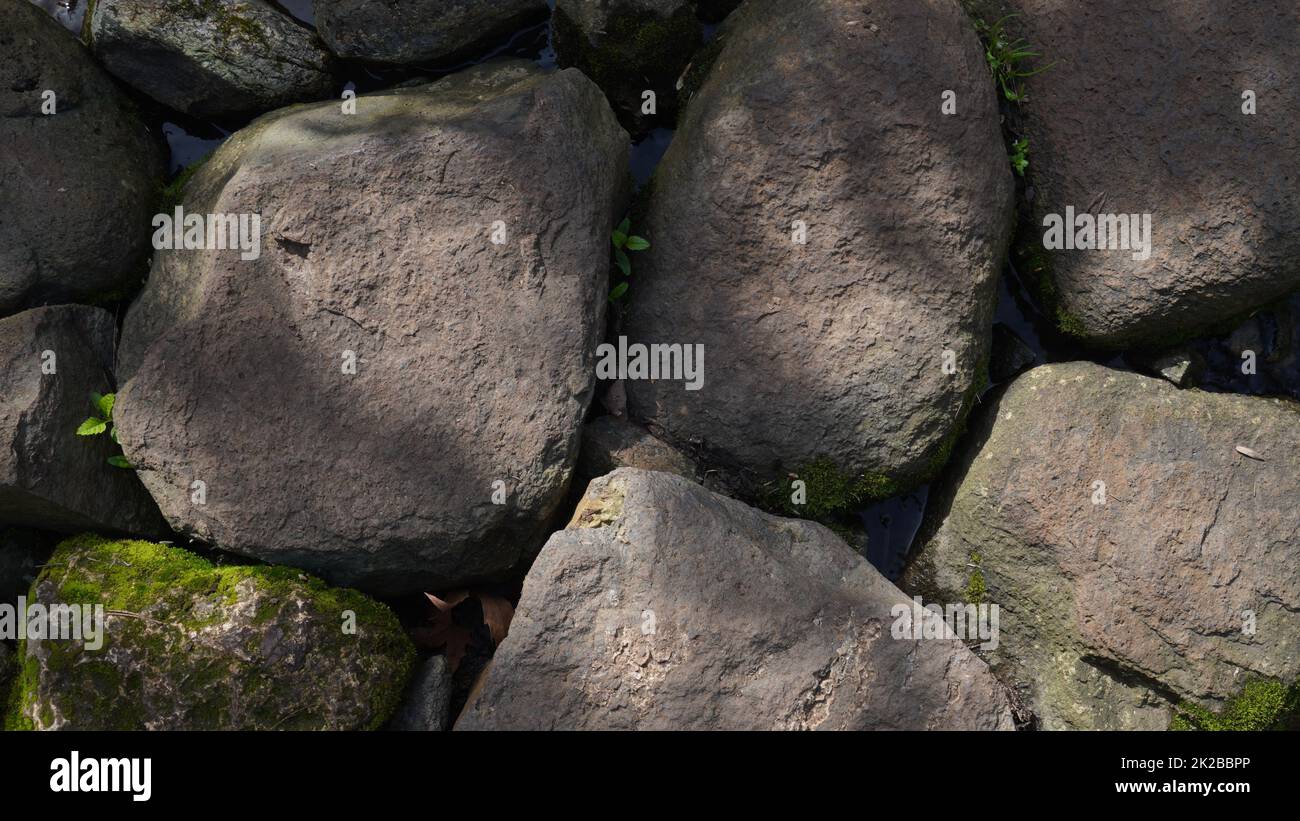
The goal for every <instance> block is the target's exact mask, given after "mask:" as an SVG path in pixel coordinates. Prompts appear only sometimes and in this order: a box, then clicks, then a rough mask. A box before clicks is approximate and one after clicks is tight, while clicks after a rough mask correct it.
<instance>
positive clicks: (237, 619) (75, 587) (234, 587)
mask: <svg viewBox="0 0 1300 821" xmlns="http://www.w3.org/2000/svg"><path fill="white" fill-rule="evenodd" d="M28 598H29V607H30V606H31V603H39V604H41V605H43V606H44V607H46V608H48V607H49V606H50V605H53V604H66V605H71V604H79V605H91V606H94V605H102V606H103V608H104V612H105V615H106V617H105V620H104V623H103V636H102V639H103V642H102V647H100V648H99V649H94V650H92V649H90V646H93V643H91V645H90V646H88V643H86V642H83V641H76V640H70V639H59V640H51V639H45V638H29V639H27V640H25V641H24V642H22V643H20V645H19V662H20V665H21V667H20V672H19V675H18V681H17V684H16V686H15V688H14V692H13V694H12V695H11V702H10V708H9V714H8V715H7V716H6V720H5V726H6V729H87V730H101V729H117V730H140V729H151V730H152V729H204V730H211V729H223V730H225V729H230V730H234V729H239V730H273V729H286V730H287V729H297V730H324V729H377V728H378V727H380V726H382V725H383V724H384V722H385V721H387V719H388V718H389V716H390V715H391V714H392V713H393V712H394V710H395V709H396V708H397V706H398V702H399V700H400V698H401V694H402V690H403V687H404V686H405V683H406V680H407V678H408V676H409V674H410V671H411V668H412V665H413V664H414V660H415V650H414V647H413V646H412V645H411V643H410V641H409V639H407V637H406V635H405V634H404V633H403V631H402V628H401V626H400V625H399V623H398V621H397V618H396V616H394V615H393V613H392V612H391V611H390V610H389V609H388V608H387V607H386V606H384V605H383V604H381V603H379V602H376V601H374V600H373V599H370V598H369V597H367V596H365V595H363V594H362V593H359V592H357V591H355V590H348V589H341V588H334V587H330V586H328V585H326V584H325V583H324V582H322V581H320V580H318V579H315V578H313V577H311V576H308V575H306V574H305V573H302V572H300V571H298V570H295V569H292V568H287V567H275V566H265V565H257V566H248V565H222V566H218V565H214V564H213V563H211V562H209V561H208V560H206V559H204V558H202V557H200V556H198V555H196V554H193V553H190V552H188V551H186V550H182V549H180V548H176V547H172V546H169V545H164V544H156V543H152V542H142V541H114V540H109V539H104V538H101V537H99V536H93V535H84V536H78V537H75V538H72V539H68V540H67V541H64V542H63V543H62V544H60V545H59V546H58V548H57V549H56V550H55V552H54V555H53V556H52V557H51V558H50V561H49V563H48V564H47V565H46V568H45V569H44V570H43V571H42V573H41V575H40V576H39V577H37V579H36V581H35V582H34V583H33V586H32V591H31V594H30V595H29V597H28Z"/></svg>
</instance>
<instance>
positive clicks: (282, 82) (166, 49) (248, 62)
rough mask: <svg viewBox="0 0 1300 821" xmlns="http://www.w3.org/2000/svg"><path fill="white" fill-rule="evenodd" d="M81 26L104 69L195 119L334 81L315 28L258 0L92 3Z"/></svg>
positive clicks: (315, 93) (285, 98) (308, 92)
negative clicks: (88, 13)
mask: <svg viewBox="0 0 1300 821" xmlns="http://www.w3.org/2000/svg"><path fill="white" fill-rule="evenodd" d="M87 25H88V27H89V33H90V44H91V48H92V49H94V52H95V55H96V56H97V57H99V59H100V60H101V61H103V63H104V65H105V66H106V67H107V68H108V70H109V71H111V72H112V73H113V74H115V75H117V77H119V78H120V79H121V80H123V81H124V82H126V83H127V84H128V85H131V86H132V87H134V88H137V89H139V90H140V91H143V92H144V93H145V94H148V95H149V96H150V97H153V98H154V99H155V100H157V101H158V102H160V103H163V104H165V105H169V106H171V107H172V108H174V109H176V110H178V111H183V112H185V113H187V114H192V115H194V116H196V117H220V116H225V115H240V114H256V113H258V112H262V111H267V110H269V109H273V108H279V107H281V106H286V105H289V104H290V103H296V102H304V101H308V100H319V99H321V98H322V97H326V96H328V95H329V94H330V92H331V91H332V90H333V88H334V79H333V77H332V76H331V75H330V57H329V53H328V52H326V51H325V49H324V48H322V47H321V46H320V44H319V43H318V42H317V40H316V38H315V36H314V35H313V34H312V32H311V30H310V29H307V28H305V27H304V26H301V25H299V24H298V23H296V22H294V20H293V19H292V18H291V17H289V16H288V15H286V14H284V13H282V12H280V11H279V10H277V9H275V8H274V7H272V6H271V5H269V4H268V3H266V2H263V0H95V4H94V8H93V9H92V10H91V12H90V19H89V20H88V21H87Z"/></svg>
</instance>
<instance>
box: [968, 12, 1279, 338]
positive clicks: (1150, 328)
mask: <svg viewBox="0 0 1300 821" xmlns="http://www.w3.org/2000/svg"><path fill="white" fill-rule="evenodd" d="M996 5H998V6H999V8H997V9H994V10H990V11H987V12H985V14H986V16H987V17H988V19H990V20H991V19H994V17H995V16H1000V15H1001V14H1002V13H1003V12H1004V11H1014V12H1018V13H1019V15H1020V16H1018V17H1015V18H1012V19H1011V20H1009V21H1008V26H1010V27H1011V28H1012V29H1013V30H1015V31H1016V32H1017V33H1018V34H1019V35H1021V36H1023V37H1024V38H1025V39H1026V40H1028V41H1029V43H1030V44H1032V46H1034V48H1035V50H1036V51H1039V52H1041V53H1042V54H1043V55H1044V58H1043V61H1041V62H1040V65H1042V64H1046V63H1047V62H1051V63H1053V64H1054V65H1053V67H1052V68H1051V69H1050V70H1048V71H1046V72H1044V73H1042V74H1040V75H1038V76H1036V77H1033V78H1032V79H1030V80H1029V81H1028V85H1027V88H1028V90H1029V95H1030V99H1029V102H1028V103H1027V104H1026V105H1025V106H1024V115H1025V124H1024V128H1025V135H1026V137H1027V138H1028V140H1029V146H1030V177H1031V182H1032V184H1033V188H1034V192H1035V196H1034V200H1033V225H1034V231H1035V232H1036V233H1034V232H1030V233H1029V234H1028V235H1027V236H1026V239H1027V240H1028V241H1029V245H1030V248H1028V249H1027V253H1028V254H1029V255H1030V256H1031V257H1032V258H1034V264H1033V265H1032V268H1033V269H1035V270H1032V271H1031V273H1032V274H1033V275H1034V276H1035V277H1037V278H1039V279H1040V280H1041V281H1042V284H1043V285H1044V286H1045V289H1046V290H1047V291H1048V292H1049V294H1052V295H1053V298H1054V301H1055V302H1056V306H1055V307H1056V310H1057V314H1058V319H1059V320H1060V322H1061V325H1062V327H1063V328H1064V329H1065V330H1067V331H1069V332H1071V333H1073V334H1076V335H1078V336H1081V337H1083V338H1085V339H1088V340H1090V341H1092V342H1093V343H1095V344H1099V345H1105V346H1110V347H1116V348H1120V347H1128V346H1132V345H1137V344H1167V343H1169V342H1171V341H1173V340H1172V339H1171V337H1173V336H1177V335H1187V334H1192V333H1195V332H1200V331H1203V330H1205V329H1206V328H1208V327H1211V326H1214V325H1216V324H1218V323H1221V322H1223V321H1224V320H1227V319H1231V318H1232V317H1233V315H1235V314H1244V313H1246V312H1248V311H1249V310H1250V309H1252V308H1254V307H1256V306H1258V305H1261V304H1263V303H1265V302H1268V301H1270V300H1273V299H1276V298H1277V297H1279V296H1281V295H1282V294H1284V293H1285V292H1287V291H1288V290H1294V289H1295V288H1297V287H1300V264H1298V263H1297V260H1298V259H1300V185H1297V183H1296V179H1297V174H1298V173H1300V159H1297V158H1300V96H1297V91H1296V89H1297V88H1300V7H1298V6H1297V5H1296V4H1295V3H1294V2H1291V0H1262V2H1261V0H1229V2H1214V3H1211V2H1207V0H1196V1H1195V2H1184V0H1156V2H1150V3H1142V4H1133V3H1129V2H1126V0H1103V2H1089V3H1062V2H1059V0H1011V2H1003V3H998V4H996ZM1246 90H1250V91H1253V92H1254V94H1255V98H1256V113H1255V114H1245V113H1243V110H1242V107H1243V105H1244V104H1245V100H1243V96H1242V95H1243V93H1244V92H1245V91H1246ZM1067 206H1073V208H1074V209H1075V211H1076V212H1077V213H1083V212H1092V213H1093V214H1121V213H1123V214H1150V215H1151V218H1152V236H1153V247H1152V252H1151V255H1150V258H1149V259H1146V260H1135V259H1133V258H1132V253H1131V252H1130V251H1125V250H1106V251H1100V250H1086V251H1081V250H1058V251H1049V252H1045V253H1037V249H1038V248H1040V247H1041V246H1040V245H1039V242H1040V240H1041V239H1042V235H1043V228H1042V225H1043V219H1044V217H1045V216H1046V215H1048V214H1058V215H1064V214H1065V209H1066V207H1067Z"/></svg>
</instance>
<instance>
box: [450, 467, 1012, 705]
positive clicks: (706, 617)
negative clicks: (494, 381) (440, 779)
mask: <svg viewBox="0 0 1300 821" xmlns="http://www.w3.org/2000/svg"><path fill="white" fill-rule="evenodd" d="M910 606H911V602H910V601H909V599H908V598H907V596H905V595H904V594H903V593H902V592H901V591H900V590H899V589H898V588H896V587H894V586H893V585H892V584H890V583H889V582H888V581H887V580H886V579H885V578H884V577H883V576H881V575H880V574H879V573H878V572H876V570H875V569H874V568H872V567H871V565H869V564H867V562H866V561H865V560H863V559H862V558H861V557H860V556H858V555H857V554H856V553H854V552H853V551H852V550H851V549H849V547H848V546H847V545H845V544H844V543H843V542H841V541H840V540H839V539H837V538H836V537H835V536H834V535H833V534H832V533H831V532H830V531H829V530H827V529H826V528H824V527H822V526H821V525H817V524H813V523H811V522H805V521H799V520H795V519H782V518H778V517H775V516H769V515H767V514H764V513H760V512H759V511H757V510H754V509H753V508H750V507H747V506H745V505H743V504H741V503H740V502H736V501H733V500H731V499H727V498H725V497H722V496H718V495H716V494H713V493H710V492H709V491H707V490H705V489H704V488H702V487H701V486H699V485H698V484H695V483H694V482H691V481H690V480H688V479H684V478H682V477H680V476H671V475H669V474H666V473H654V472H649V471H640V470H634V469H631V468H624V469H621V470H617V471H615V472H613V473H611V474H610V475H608V476H605V477H602V478H600V479H597V480H595V481H593V482H592V483H591V485H590V486H589V487H588V488H587V493H586V495H585V496H584V497H583V499H582V501H581V502H580V503H579V505H578V509H577V512H576V513H575V514H574V517H573V521H572V522H571V523H570V524H569V527H568V529H566V530H564V531H562V532H559V533H557V534H555V535H554V536H553V537H551V540H550V541H549V542H548V543H547V545H546V547H545V548H544V549H543V550H542V553H541V555H540V556H539V557H538V559H537V561H536V563H534V564H533V567H532V569H531V570H530V571H529V573H528V577H527V579H525V581H524V589H523V595H522V597H521V599H520V601H519V607H518V609H517V610H516V612H515V617H514V620H513V621H512V622H511V624H510V635H509V636H507V637H506V639H505V641H504V642H502V644H501V646H500V647H498V648H497V652H496V656H495V657H494V658H493V660H492V664H491V667H490V668H488V671H487V672H486V673H485V675H486V680H485V681H482V682H480V684H479V689H478V695H477V698H476V699H472V700H471V702H470V703H469V704H468V705H467V706H466V708H465V710H464V711H463V712H462V713H461V716H460V718H459V720H458V722H457V725H456V729H458V730H479V729H662V730H668V729H673V730H678V729H691V730H703V729H823V730H830V729H841V730H866V729H980V730H993V729H1011V728H1012V727H1013V719H1012V712H1011V708H1010V704H1009V701H1008V697H1007V693H1006V692H1005V691H1004V690H1003V688H1002V686H1001V685H1000V684H999V683H998V682H997V680H996V679H994V677H993V675H992V674H991V673H990V672H989V670H988V668H987V667H986V666H985V664H984V662H982V661H980V660H979V659H978V658H977V657H976V656H975V655H974V654H973V653H972V652H971V651H969V650H968V649H967V648H966V647H965V646H964V645H963V644H962V642H961V641H959V640H957V639H956V638H953V637H952V633H948V634H946V637H935V638H915V639H914V638H910V637H906V635H905V634H904V635H900V633H898V632H897V628H898V627H899V625H900V619H902V620H903V622H906V624H911V623H912V622H911V621H910V619H911V616H910V615H909V614H910ZM896 636H897V637H896Z"/></svg>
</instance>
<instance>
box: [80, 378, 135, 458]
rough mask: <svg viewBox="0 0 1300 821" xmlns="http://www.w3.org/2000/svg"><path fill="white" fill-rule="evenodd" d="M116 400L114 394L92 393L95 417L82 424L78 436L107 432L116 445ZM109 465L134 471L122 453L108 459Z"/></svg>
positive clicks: (91, 399) (97, 434) (91, 398)
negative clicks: (114, 405) (114, 421)
mask: <svg viewBox="0 0 1300 821" xmlns="http://www.w3.org/2000/svg"><path fill="white" fill-rule="evenodd" d="M116 398H117V394H113V393H105V394H102V395H101V394H98V393H92V394H91V395H90V401H91V403H92V404H93V405H94V406H95V415H94V416H91V417H90V418H89V419H87V420H86V421H84V422H82V423H81V426H80V427H78V428H77V435H78V436H99V435H100V434H101V433H104V432H107V433H108V437H109V438H110V439H112V440H113V443H114V444H117V428H116V427H115V426H114V425H113V402H114V400H115V399H116ZM108 463H109V464H110V465H112V466H113V467H115V468H124V469H126V470H131V469H132V465H131V463H130V462H128V461H126V457H125V456H123V455H122V454H120V453H119V454H117V455H115V456H110V457H108Z"/></svg>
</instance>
